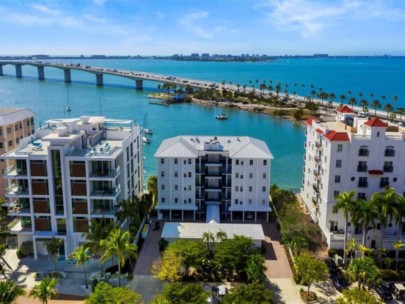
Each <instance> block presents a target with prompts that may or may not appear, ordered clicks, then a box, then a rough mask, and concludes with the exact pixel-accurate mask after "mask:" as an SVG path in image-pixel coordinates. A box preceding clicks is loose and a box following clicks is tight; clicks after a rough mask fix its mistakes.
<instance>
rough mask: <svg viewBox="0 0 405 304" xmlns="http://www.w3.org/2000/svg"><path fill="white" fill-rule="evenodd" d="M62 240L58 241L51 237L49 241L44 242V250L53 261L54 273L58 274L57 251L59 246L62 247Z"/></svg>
mask: <svg viewBox="0 0 405 304" xmlns="http://www.w3.org/2000/svg"><path fill="white" fill-rule="evenodd" d="M63 243H64V241H63V239H59V238H56V237H53V238H52V239H50V240H49V241H46V246H45V247H46V250H47V251H48V254H50V255H51V256H52V258H53V261H54V263H55V273H56V272H58V255H59V249H60V247H61V246H63Z"/></svg>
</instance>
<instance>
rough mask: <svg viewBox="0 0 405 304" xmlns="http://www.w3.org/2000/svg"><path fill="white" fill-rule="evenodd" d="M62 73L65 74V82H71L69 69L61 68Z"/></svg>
mask: <svg viewBox="0 0 405 304" xmlns="http://www.w3.org/2000/svg"><path fill="white" fill-rule="evenodd" d="M63 73H64V74H65V82H66V83H70V82H72V73H71V70H70V69H63Z"/></svg>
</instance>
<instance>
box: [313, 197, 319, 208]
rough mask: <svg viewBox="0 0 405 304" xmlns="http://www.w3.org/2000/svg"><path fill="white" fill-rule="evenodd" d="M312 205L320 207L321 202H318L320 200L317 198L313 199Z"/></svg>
mask: <svg viewBox="0 0 405 304" xmlns="http://www.w3.org/2000/svg"><path fill="white" fill-rule="evenodd" d="M312 204H314V206H318V204H319V201H318V199H317V198H316V197H313V198H312Z"/></svg>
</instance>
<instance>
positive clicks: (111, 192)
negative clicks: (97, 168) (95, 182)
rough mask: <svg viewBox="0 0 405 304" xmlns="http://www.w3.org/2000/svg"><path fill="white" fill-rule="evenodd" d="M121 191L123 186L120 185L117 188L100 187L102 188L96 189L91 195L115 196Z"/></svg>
mask: <svg viewBox="0 0 405 304" xmlns="http://www.w3.org/2000/svg"><path fill="white" fill-rule="evenodd" d="M120 191H121V187H120V186H119V185H118V186H117V187H115V188H100V189H95V190H93V192H92V193H91V196H95V197H115V196H117V195H118V194H119V193H120Z"/></svg>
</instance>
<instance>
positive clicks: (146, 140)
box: [142, 136, 150, 144]
mask: <svg viewBox="0 0 405 304" xmlns="http://www.w3.org/2000/svg"><path fill="white" fill-rule="evenodd" d="M142 141H143V142H144V143H145V144H150V139H149V138H147V137H146V136H142Z"/></svg>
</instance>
